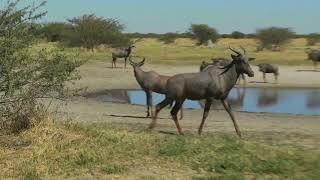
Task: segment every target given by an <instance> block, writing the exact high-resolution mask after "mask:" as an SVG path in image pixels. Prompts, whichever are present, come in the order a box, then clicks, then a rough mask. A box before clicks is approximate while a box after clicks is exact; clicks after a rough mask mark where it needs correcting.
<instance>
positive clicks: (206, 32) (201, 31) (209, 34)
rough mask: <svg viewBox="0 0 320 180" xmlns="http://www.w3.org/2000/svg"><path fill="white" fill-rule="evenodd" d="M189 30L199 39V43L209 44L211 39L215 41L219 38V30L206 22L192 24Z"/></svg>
mask: <svg viewBox="0 0 320 180" xmlns="http://www.w3.org/2000/svg"><path fill="white" fill-rule="evenodd" d="M189 31H190V33H191V34H192V37H193V38H194V39H196V40H197V41H198V43H197V45H207V44H208V41H209V40H211V41H212V42H213V43H215V42H216V41H217V40H218V39H219V33H218V31H217V30H216V29H215V28H212V27H209V26H208V25H206V24H191V27H190V29H189Z"/></svg>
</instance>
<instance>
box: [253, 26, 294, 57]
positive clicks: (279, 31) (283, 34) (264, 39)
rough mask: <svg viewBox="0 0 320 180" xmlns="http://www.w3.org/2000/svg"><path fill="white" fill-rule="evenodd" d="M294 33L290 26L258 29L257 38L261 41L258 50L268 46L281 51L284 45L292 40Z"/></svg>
mask: <svg viewBox="0 0 320 180" xmlns="http://www.w3.org/2000/svg"><path fill="white" fill-rule="evenodd" d="M294 34H295V33H294V32H293V31H292V30H291V29H290V28H281V27H270V28H264V29H258V30H257V31H256V39H257V40H259V42H260V46H259V47H258V50H262V49H264V48H266V49H270V50H272V51H279V50H280V48H281V47H282V46H284V45H286V44H287V43H289V42H290V40H291V38H292V37H293V36H294Z"/></svg>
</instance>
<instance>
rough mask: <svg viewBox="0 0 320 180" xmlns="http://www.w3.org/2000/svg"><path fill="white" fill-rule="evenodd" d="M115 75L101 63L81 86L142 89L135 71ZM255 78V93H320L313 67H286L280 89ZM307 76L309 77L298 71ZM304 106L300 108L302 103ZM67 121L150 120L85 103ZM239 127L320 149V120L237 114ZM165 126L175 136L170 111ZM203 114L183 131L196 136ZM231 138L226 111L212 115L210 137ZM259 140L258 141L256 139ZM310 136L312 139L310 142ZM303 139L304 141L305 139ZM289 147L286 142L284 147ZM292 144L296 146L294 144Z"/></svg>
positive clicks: (128, 110) (188, 116)
mask: <svg viewBox="0 0 320 180" xmlns="http://www.w3.org/2000/svg"><path fill="white" fill-rule="evenodd" d="M119 66H121V68H117V69H111V68H110V64H109V62H108V63H103V62H95V63H90V64H86V65H84V66H82V67H81V69H80V71H81V75H82V79H81V80H80V81H79V82H78V84H77V86H80V87H87V92H98V91H101V90H105V89H139V86H138V84H137V83H136V81H135V79H134V76H133V72H132V68H131V67H130V68H128V69H123V68H122V65H119ZM143 69H144V70H146V71H148V70H155V71H157V72H161V73H162V74H166V75H173V74H176V73H184V72H197V71H198V67H197V66H169V65H149V64H147V65H145V66H144V67H143ZM253 69H254V71H255V77H254V78H250V79H247V80H248V82H249V83H248V84H247V86H249V87H257V86H268V87H314V88H319V87H320V79H319V75H320V72H313V71H306V70H308V69H311V67H300V66H299V67H287V66H281V67H280V78H279V84H274V83H273V82H274V81H273V80H274V79H273V77H272V76H273V75H268V77H267V79H268V81H269V82H271V83H262V74H261V73H259V72H258V70H257V67H256V66H253ZM297 70H305V71H297ZM297 103H299V102H297ZM59 111H60V114H63V116H61V117H63V118H72V119H75V120H77V121H90V122H97V121H99V122H113V123H122V124H131V125H141V126H145V127H147V125H148V124H149V123H150V119H147V118H144V116H145V115H146V112H145V107H143V106H134V105H128V104H115V103H103V102H98V101H95V100H93V99H87V98H84V97H79V98H76V99H74V100H73V101H72V102H70V103H69V104H68V105H66V106H64V107H63V108H60V110H59ZM235 116H236V118H237V120H238V123H239V126H240V128H241V130H242V131H243V134H244V135H245V136H247V137H253V136H254V138H259V134H260V135H261V136H263V137H264V138H263V139H268V138H266V137H268V136H270V138H271V139H276V138H277V137H283V138H282V140H283V139H286V138H288V140H289V139H290V138H292V137H293V136H294V134H302V135H304V136H303V140H301V138H297V139H295V140H294V142H295V141H296V142H297V143H302V144H303V145H306V146H309V145H310V146H313V147H314V146H317V147H319V143H320V136H319V135H320V117H319V116H296V115H287V114H270V113H244V112H235ZM160 117H161V118H160V119H159V125H158V126H157V128H156V131H166V132H172V133H175V132H176V129H175V126H174V123H173V122H172V121H171V118H170V116H169V110H168V109H165V110H164V111H161V113H160ZM201 117H202V110H186V111H185V115H184V119H183V120H182V121H181V125H182V128H183V130H184V131H187V133H188V132H189V133H196V130H197V128H198V125H199V123H200V119H201ZM208 131H210V132H230V133H233V134H234V128H233V124H232V122H231V120H230V118H229V116H228V115H227V113H226V112H225V111H221V110H219V111H211V112H210V115H209V117H208V119H207V121H206V126H205V128H204V132H208ZM253 134H254V135H253ZM309 136H310V138H309ZM300 137H301V136H300ZM282 142H284V141H282ZM291 142H292V141H291Z"/></svg>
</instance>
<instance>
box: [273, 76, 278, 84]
mask: <svg viewBox="0 0 320 180" xmlns="http://www.w3.org/2000/svg"><path fill="white" fill-rule="evenodd" d="M274 81H275V83H276V84H278V74H274Z"/></svg>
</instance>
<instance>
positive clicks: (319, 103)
mask: <svg viewBox="0 0 320 180" xmlns="http://www.w3.org/2000/svg"><path fill="white" fill-rule="evenodd" d="M306 106H307V107H308V108H319V107H320V93H319V91H312V92H311V93H310V94H308V96H307V101H306Z"/></svg>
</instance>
